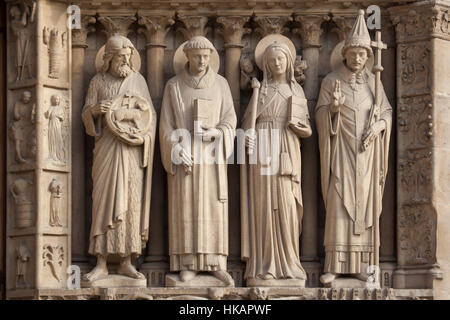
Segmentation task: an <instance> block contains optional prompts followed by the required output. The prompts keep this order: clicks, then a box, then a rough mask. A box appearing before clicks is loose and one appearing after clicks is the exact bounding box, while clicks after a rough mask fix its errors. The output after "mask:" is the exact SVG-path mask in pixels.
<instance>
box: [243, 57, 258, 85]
mask: <svg viewBox="0 0 450 320" xmlns="http://www.w3.org/2000/svg"><path fill="white" fill-rule="evenodd" d="M239 66H240V67H241V81H240V87H241V90H244V91H246V90H249V89H251V88H252V86H251V80H252V78H256V76H257V75H258V72H257V70H256V68H255V67H254V66H253V62H252V60H251V59H250V57H249V56H248V55H245V54H243V55H242V57H241V59H240V60H239Z"/></svg>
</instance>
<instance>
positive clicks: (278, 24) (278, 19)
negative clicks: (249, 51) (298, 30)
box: [255, 16, 293, 37]
mask: <svg viewBox="0 0 450 320" xmlns="http://www.w3.org/2000/svg"><path fill="white" fill-rule="evenodd" d="M292 20H293V19H292V17H291V16H256V17H255V22H256V23H257V24H258V27H257V28H256V29H255V32H256V33H257V34H258V35H259V36H260V37H265V36H267V35H269V34H285V33H287V32H288V31H289V28H287V27H285V26H286V24H287V23H288V22H291V21H292Z"/></svg>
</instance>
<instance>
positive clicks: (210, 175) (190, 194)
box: [160, 67, 236, 271]
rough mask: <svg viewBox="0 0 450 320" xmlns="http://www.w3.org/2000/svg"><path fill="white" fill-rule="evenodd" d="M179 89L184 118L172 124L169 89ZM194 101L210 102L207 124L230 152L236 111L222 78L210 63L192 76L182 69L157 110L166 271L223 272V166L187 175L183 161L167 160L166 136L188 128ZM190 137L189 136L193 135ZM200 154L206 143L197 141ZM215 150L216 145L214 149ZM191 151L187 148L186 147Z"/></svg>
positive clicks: (225, 225)
mask: <svg viewBox="0 0 450 320" xmlns="http://www.w3.org/2000/svg"><path fill="white" fill-rule="evenodd" d="M174 87H178V88H179V92H180V96H181V100H182V101H183V103H184V106H185V107H184V111H181V110H177V111H176V112H183V119H182V121H181V122H179V123H176V120H175V116H174V113H173V110H174V109H175V108H177V106H174V105H172V103H173V102H172V99H171V92H170V91H171V90H174ZM196 99H204V100H210V102H211V105H210V107H211V108H213V109H214V112H213V113H214V114H213V115H212V119H211V120H212V122H214V123H215V127H216V128H217V129H218V130H220V131H221V132H222V134H221V136H222V138H221V139H223V141H222V146H223V147H222V150H221V152H222V153H223V154H222V155H221V156H222V159H227V158H228V157H229V156H230V155H231V154H232V152H233V143H234V129H235V128H236V114H235V111H234V107H233V100H232V96H231V92H230V88H229V86H228V82H227V80H226V79H225V78H223V77H222V76H220V75H218V74H217V73H215V72H214V71H213V70H212V69H211V68H210V67H208V70H207V72H206V73H205V75H204V76H203V77H201V78H200V79H199V78H196V77H193V76H191V75H190V74H189V71H188V70H187V69H186V68H185V69H184V70H183V72H181V74H179V75H177V76H175V77H174V78H172V79H170V80H169V82H168V83H167V85H166V88H165V91H164V98H163V103H162V108H161V121H160V141H161V157H162V161H163V165H164V168H165V170H166V171H167V173H168V174H167V176H168V185H169V192H168V195H169V254H170V270H171V271H183V270H193V271H225V270H226V269H227V256H228V186H227V165H226V161H225V163H223V164H205V163H204V162H203V163H199V164H195V163H194V165H193V166H192V173H190V174H186V172H185V170H183V166H182V165H174V164H173V162H172V159H171V153H172V148H173V147H174V145H175V144H176V143H174V142H172V140H171V135H172V133H173V132H174V130H176V129H187V130H188V131H190V132H193V126H194V120H193V117H194V116H193V109H194V101H195V100H196ZM192 140H193V139H192ZM201 144H202V147H201V152H204V150H205V148H206V147H207V146H208V145H209V144H210V143H208V142H201ZM219 150H220V149H219ZM188 151H189V152H191V153H192V154H193V148H192V151H191V150H188Z"/></svg>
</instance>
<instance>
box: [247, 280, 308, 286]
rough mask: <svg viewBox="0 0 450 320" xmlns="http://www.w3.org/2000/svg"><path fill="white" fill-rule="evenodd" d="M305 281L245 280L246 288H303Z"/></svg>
mask: <svg viewBox="0 0 450 320" xmlns="http://www.w3.org/2000/svg"><path fill="white" fill-rule="evenodd" d="M305 282H306V281H305V280H300V279H271V280H262V279H254V278H252V279H247V287H297V288H304V287H305Z"/></svg>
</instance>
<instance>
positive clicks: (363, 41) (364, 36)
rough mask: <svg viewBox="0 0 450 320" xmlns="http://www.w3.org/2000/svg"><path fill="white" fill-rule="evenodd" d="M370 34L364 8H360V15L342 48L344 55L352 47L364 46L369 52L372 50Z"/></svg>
mask: <svg viewBox="0 0 450 320" xmlns="http://www.w3.org/2000/svg"><path fill="white" fill-rule="evenodd" d="M370 41H371V40H370V35H369V30H368V29H367V25H366V20H365V19H364V10H362V9H361V10H359V12H358V17H357V18H356V21H355V24H354V25H353V28H352V31H350V33H349V34H348V36H347V39H346V40H345V45H344V47H343V48H342V55H343V56H344V55H345V51H346V50H347V49H348V48H350V47H363V48H366V49H367V50H368V51H369V52H372V48H371V47H370Z"/></svg>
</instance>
